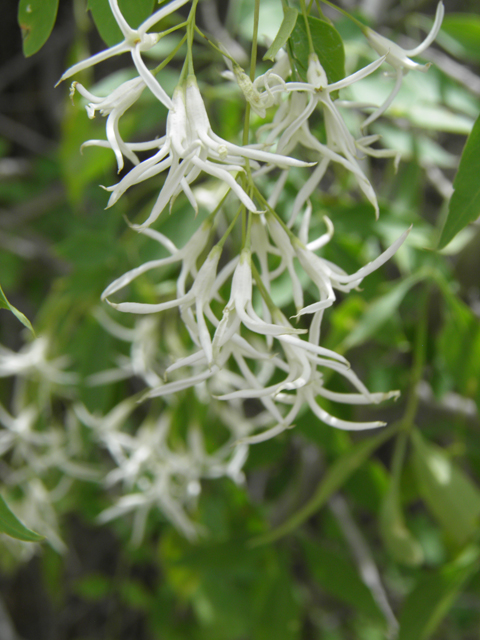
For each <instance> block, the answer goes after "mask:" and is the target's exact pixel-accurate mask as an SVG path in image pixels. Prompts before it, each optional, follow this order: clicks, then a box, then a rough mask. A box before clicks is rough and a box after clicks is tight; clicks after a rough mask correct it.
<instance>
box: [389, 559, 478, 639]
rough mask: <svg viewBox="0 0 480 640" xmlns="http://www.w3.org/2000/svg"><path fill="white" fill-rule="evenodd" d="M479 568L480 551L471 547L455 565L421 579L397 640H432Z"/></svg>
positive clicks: (405, 611)
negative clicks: (460, 592) (429, 639)
mask: <svg viewBox="0 0 480 640" xmlns="http://www.w3.org/2000/svg"><path fill="white" fill-rule="evenodd" d="M479 568H480V549H479V548H478V547H469V548H468V549H465V551H464V552H463V553H462V554H461V555H460V556H459V557H458V558H456V559H455V560H454V561H453V562H451V563H449V564H447V565H445V566H444V567H442V569H440V570H439V571H436V572H435V573H434V574H432V575H429V576H428V577H426V578H424V579H423V580H421V581H420V582H419V583H418V584H417V586H416V587H415V589H414V590H413V591H412V592H411V593H410V594H409V596H408V598H407V599H406V601H405V605H404V607H403V610H402V614H401V616H400V633H399V636H398V640H427V638H430V637H431V635H432V633H434V631H435V629H436V628H437V626H438V624H439V623H440V622H441V620H442V618H443V617H444V616H445V615H446V614H447V613H448V610H449V609H450V607H451V606H452V604H453V602H454V600H455V597H456V595H457V593H458V592H459V590H460V589H461V587H462V585H463V584H464V583H465V582H466V581H467V580H468V578H470V576H472V575H473V574H474V573H475V572H476V571H478V569H479Z"/></svg>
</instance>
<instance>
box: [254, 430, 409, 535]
mask: <svg viewBox="0 0 480 640" xmlns="http://www.w3.org/2000/svg"><path fill="white" fill-rule="evenodd" d="M398 429H399V424H392V425H391V426H390V427H388V428H387V429H382V431H380V433H378V434H377V435H376V436H373V437H367V438H366V439H365V440H363V441H362V442H359V443H358V444H355V445H353V446H352V448H351V449H350V450H349V451H347V452H346V453H344V454H343V455H342V456H341V457H340V458H338V460H336V461H335V462H334V463H333V464H332V465H331V466H330V468H329V469H327V471H326V472H325V475H324V477H323V479H322V481H321V482H320V484H319V486H318V487H317V490H316V491H315V493H314V495H313V497H312V498H311V499H310V500H309V501H308V502H307V504H305V505H304V506H303V507H302V508H301V509H299V511H297V512H296V513H294V514H293V516H291V518H289V519H288V520H287V521H286V522H284V523H283V524H281V525H280V526H279V527H278V528H277V529H274V530H273V531H271V532H270V533H266V534H264V535H262V536H258V537H257V538H254V539H253V540H251V542H250V544H251V545H252V546H257V545H259V544H266V543H269V542H273V541H274V540H278V539H279V538H282V537H283V536H285V535H287V533H290V532H291V531H293V530H295V529H296V528H297V527H299V526H300V525H301V524H303V523H304V522H305V521H306V520H308V518H310V516H312V515H313V514H314V513H316V512H317V511H318V510H319V509H320V508H321V507H323V505H324V504H325V503H326V502H327V501H328V500H329V499H330V498H331V496H332V495H333V494H334V493H335V492H336V491H338V490H339V489H340V488H341V487H342V486H343V485H344V484H345V482H346V481H347V480H348V478H349V477H350V476H351V475H352V474H353V473H354V472H355V471H356V470H357V469H358V468H359V467H360V466H361V465H362V464H363V463H364V462H365V460H367V459H368V458H369V457H370V455H371V454H372V453H373V452H374V451H375V449H378V447H379V446H380V445H382V444H383V443H384V442H386V441H387V440H388V439H389V438H391V437H392V436H393V435H394V433H396V432H397V430H398Z"/></svg>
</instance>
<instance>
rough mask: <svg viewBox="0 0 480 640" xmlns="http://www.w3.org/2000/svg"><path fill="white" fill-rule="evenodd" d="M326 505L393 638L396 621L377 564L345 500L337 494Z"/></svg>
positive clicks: (391, 638)
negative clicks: (338, 526) (335, 520)
mask: <svg viewBox="0 0 480 640" xmlns="http://www.w3.org/2000/svg"><path fill="white" fill-rule="evenodd" d="M328 505H329V507H330V509H331V510H332V512H333V514H334V516H335V517H336V519H337V521H338V524H339V525H340V528H341V530H342V533H343V535H344V536H345V540H346V541H347V543H348V545H349V546H350V550H351V552H352V555H353V556H354V558H355V560H356V562H357V565H358V569H359V571H360V575H361V577H362V580H363V582H364V583H365V584H366V585H367V587H368V588H369V589H370V591H371V593H372V595H373V597H374V599H375V602H376V603H377V605H378V607H379V609H380V610H381V611H382V613H383V615H384V616H385V619H386V621H387V624H388V638H389V639H390V640H394V638H396V637H397V634H398V629H399V625H398V621H397V619H396V617H395V614H394V613H393V610H392V608H391V606H390V603H389V601H388V597H387V593H386V591H385V588H384V586H383V584H382V581H381V578H380V573H379V571H378V569H377V565H376V564H375V561H374V559H373V557H372V554H371V553H370V549H369V548H368V545H367V543H366V541H365V538H364V537H363V535H362V533H361V531H360V529H359V528H358V527H357V524H356V523H355V521H354V519H353V518H352V515H351V513H350V509H349V508H348V504H347V502H346V500H345V499H344V498H343V497H342V496H341V495H339V494H337V495H335V496H333V497H332V498H331V499H330V500H329V502H328Z"/></svg>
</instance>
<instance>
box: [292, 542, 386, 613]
mask: <svg viewBox="0 0 480 640" xmlns="http://www.w3.org/2000/svg"><path fill="white" fill-rule="evenodd" d="M302 547H303V549H304V552H305V555H306V559H307V564H308V568H309V571H310V572H311V573H312V575H313V577H314V579H315V581H316V582H318V584H319V585H320V586H321V587H322V589H324V590H325V591H326V592H327V593H329V594H331V595H332V596H334V597H336V598H338V599H339V600H341V601H343V602H346V603H347V604H349V605H351V606H352V607H354V608H355V609H357V610H358V611H359V612H360V613H363V614H365V615H366V616H368V617H369V618H373V619H376V620H381V621H383V620H384V617H383V614H382V613H381V611H380V610H379V608H378V606H377V603H376V602H375V600H374V598H373V595H372V592H371V591H370V589H369V588H368V587H367V586H366V584H365V583H364V582H363V581H362V579H361V578H360V576H359V575H358V571H357V570H356V568H355V567H354V566H353V564H352V563H351V562H349V561H348V560H346V559H345V556H344V554H340V553H337V552H335V551H334V550H333V549H329V548H327V547H325V546H323V545H320V544H318V543H314V542H311V541H310V540H306V539H305V540H302Z"/></svg>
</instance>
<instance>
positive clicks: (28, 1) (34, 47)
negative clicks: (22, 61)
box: [18, 0, 59, 57]
mask: <svg viewBox="0 0 480 640" xmlns="http://www.w3.org/2000/svg"><path fill="white" fill-rule="evenodd" d="M58 2H59V0H20V4H19V5H18V24H19V25H20V29H21V30H22V38H23V53H24V55H25V56H27V57H28V56H32V55H33V54H34V53H37V51H38V50H39V49H41V48H42V47H43V45H44V44H45V42H46V41H47V40H48V37H49V35H50V34H51V32H52V29H53V25H54V24H55V19H56V17H57V10H58Z"/></svg>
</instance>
